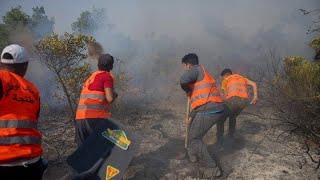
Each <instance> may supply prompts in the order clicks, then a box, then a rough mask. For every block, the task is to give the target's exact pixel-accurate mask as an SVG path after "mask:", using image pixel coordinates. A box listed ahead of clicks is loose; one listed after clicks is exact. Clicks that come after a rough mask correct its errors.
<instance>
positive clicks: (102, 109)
mask: <svg viewBox="0 0 320 180" xmlns="http://www.w3.org/2000/svg"><path fill="white" fill-rule="evenodd" d="M100 73H106V71H96V72H94V73H93V74H92V75H91V76H90V77H89V78H88V79H87V81H86V82H85V83H84V85H83V87H82V92H81V96H80V100H79V104H78V109H77V113H76V120H80V119H88V118H89V119H90V118H107V117H111V113H110V103H109V102H108V101H107V99H106V95H105V92H101V91H91V90H89V86H90V85H91V84H92V83H93V81H94V79H95V77H96V76H97V75H98V74H100ZM110 76H111V77H112V74H111V73H110Z"/></svg>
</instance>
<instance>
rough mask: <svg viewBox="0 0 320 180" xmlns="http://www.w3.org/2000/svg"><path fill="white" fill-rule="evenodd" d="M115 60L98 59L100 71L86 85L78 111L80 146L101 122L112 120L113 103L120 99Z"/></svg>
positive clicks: (110, 58) (77, 125)
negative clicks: (114, 74) (115, 83)
mask: <svg viewBox="0 0 320 180" xmlns="http://www.w3.org/2000/svg"><path fill="white" fill-rule="evenodd" d="M113 63H114V58H113V57H112V56H111V55H109V54H102V55H100V56H99V58H98V71H96V72H94V73H93V74H92V75H91V76H90V77H89V78H88V79H87V80H86V81H85V83H84V85H83V87H82V92H81V95H80V100H79V103H78V108H77V111H76V142H77V145H78V146H80V145H81V144H82V143H83V142H84V141H85V139H86V138H87V137H88V136H89V135H90V134H91V133H92V132H93V130H94V128H95V127H96V126H98V125H99V122H101V121H102V120H104V119H106V118H111V111H110V108H111V103H112V102H113V101H114V100H115V99H116V98H117V97H118V94H117V93H116V92H115V91H114V78H113V76H112V74H111V72H110V71H111V70H112V69H113Z"/></svg>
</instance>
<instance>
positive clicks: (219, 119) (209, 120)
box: [188, 111, 226, 166]
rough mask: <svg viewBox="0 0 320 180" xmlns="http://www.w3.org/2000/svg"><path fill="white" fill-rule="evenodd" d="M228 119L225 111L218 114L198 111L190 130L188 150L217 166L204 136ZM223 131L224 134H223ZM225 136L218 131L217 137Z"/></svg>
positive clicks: (209, 163)
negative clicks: (204, 141)
mask: <svg viewBox="0 0 320 180" xmlns="http://www.w3.org/2000/svg"><path fill="white" fill-rule="evenodd" d="M225 119H226V115H225V113H224V111H223V112H220V113H216V114H205V115H204V114H202V113H197V114H196V115H195V117H194V118H193V121H192V123H191V126H190V130H189V148H188V152H189V153H190V154H192V155H197V156H198V157H199V158H201V159H202V160H203V161H205V162H206V163H208V165H212V166H215V165H216V162H215V161H214V158H213V157H212V156H211V155H210V154H209V152H208V149H207V146H206V145H205V144H204V143H203V142H202V139H203V136H204V135H205V134H206V133H207V132H208V131H209V130H210V128H211V127H212V126H214V125H215V124H217V125H219V126H220V127H221V125H223V122H224V121H225ZM221 133H222V135H221ZM221 136H223V132H221V131H217V137H218V138H219V137H221Z"/></svg>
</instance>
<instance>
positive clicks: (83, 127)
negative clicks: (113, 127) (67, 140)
mask: <svg viewBox="0 0 320 180" xmlns="http://www.w3.org/2000/svg"><path fill="white" fill-rule="evenodd" d="M103 120H104V119H103V118H94V119H93V118H91V119H81V120H76V137H75V139H76V143H77V145H78V147H79V146H80V145H81V144H82V143H83V142H84V141H85V140H86V139H87V137H89V136H90V135H91V134H92V132H93V130H94V129H95V128H96V127H97V126H98V125H99V124H100V123H101V121H103Z"/></svg>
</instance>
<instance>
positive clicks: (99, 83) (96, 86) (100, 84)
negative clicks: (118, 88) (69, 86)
mask: <svg viewBox="0 0 320 180" xmlns="http://www.w3.org/2000/svg"><path fill="white" fill-rule="evenodd" d="M113 83H114V82H113V78H112V76H111V75H110V73H109V72H104V73H100V74H98V75H96V77H95V78H94V81H93V83H92V84H91V85H90V86H89V90H91V91H102V92H104V89H105V88H113Z"/></svg>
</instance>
